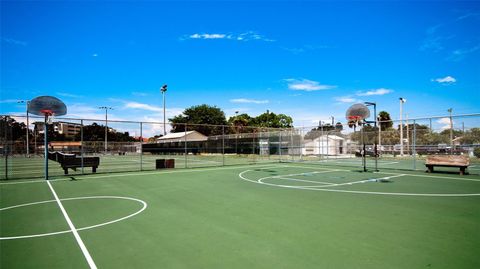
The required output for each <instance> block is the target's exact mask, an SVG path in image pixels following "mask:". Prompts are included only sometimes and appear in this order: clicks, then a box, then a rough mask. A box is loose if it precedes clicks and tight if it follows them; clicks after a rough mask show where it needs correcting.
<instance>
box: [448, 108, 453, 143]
mask: <svg viewBox="0 0 480 269" xmlns="http://www.w3.org/2000/svg"><path fill="white" fill-rule="evenodd" d="M447 111H448V113H450V148H451V149H453V119H452V111H453V109H452V108H449V109H448V110H447Z"/></svg>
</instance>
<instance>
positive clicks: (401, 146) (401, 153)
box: [399, 97, 407, 156]
mask: <svg viewBox="0 0 480 269" xmlns="http://www.w3.org/2000/svg"><path fill="white" fill-rule="evenodd" d="M399 99H400V156H403V104H404V103H405V102H407V99H404V98H402V97H400V98H399Z"/></svg>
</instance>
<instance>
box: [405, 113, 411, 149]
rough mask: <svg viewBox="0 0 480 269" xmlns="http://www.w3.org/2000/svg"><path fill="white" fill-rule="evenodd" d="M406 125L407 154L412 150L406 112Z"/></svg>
mask: <svg viewBox="0 0 480 269" xmlns="http://www.w3.org/2000/svg"><path fill="white" fill-rule="evenodd" d="M405 125H406V127H407V155H408V154H409V152H410V126H408V114H405Z"/></svg>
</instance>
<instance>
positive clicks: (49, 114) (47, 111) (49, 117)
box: [40, 109, 54, 124]
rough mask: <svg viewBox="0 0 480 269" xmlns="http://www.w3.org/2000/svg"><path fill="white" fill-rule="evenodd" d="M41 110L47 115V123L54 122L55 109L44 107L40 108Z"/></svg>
mask: <svg viewBox="0 0 480 269" xmlns="http://www.w3.org/2000/svg"><path fill="white" fill-rule="evenodd" d="M40 112H42V114H43V115H45V122H46V123H47V124H52V123H53V114H54V113H53V111H52V110H50V109H43V110H40Z"/></svg>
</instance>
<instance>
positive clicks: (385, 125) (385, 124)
mask: <svg viewBox="0 0 480 269" xmlns="http://www.w3.org/2000/svg"><path fill="white" fill-rule="evenodd" d="M378 120H379V121H380V128H381V130H382V131H384V130H387V129H389V128H392V127H393V121H392V118H391V117H390V114H389V113H388V112H387V111H380V112H379V113H378Z"/></svg>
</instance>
